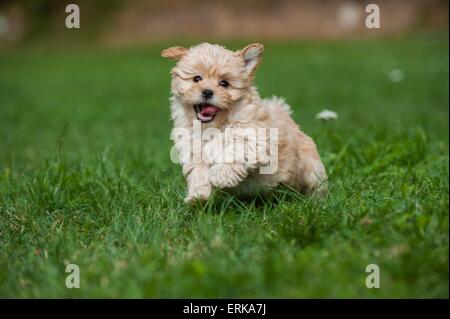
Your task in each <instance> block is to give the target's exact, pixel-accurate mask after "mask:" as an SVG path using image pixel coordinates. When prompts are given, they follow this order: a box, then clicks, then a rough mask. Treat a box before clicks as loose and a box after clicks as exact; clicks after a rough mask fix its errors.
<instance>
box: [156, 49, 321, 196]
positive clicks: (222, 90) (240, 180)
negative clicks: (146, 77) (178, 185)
mask: <svg viewBox="0 0 450 319" xmlns="http://www.w3.org/2000/svg"><path fill="white" fill-rule="evenodd" d="M263 51H264V46H263V45H262V44H259V43H254V44H250V45H248V46H246V47H245V48H243V49H242V50H238V51H236V52H234V51H230V50H228V49H226V48H224V47H223V46H220V45H213V44H209V43H202V44H199V45H197V46H193V47H191V48H189V49H187V48H183V47H179V46H175V47H170V48H168V49H165V50H163V51H162V52H161V55H162V56H163V57H166V58H170V59H173V60H176V61H178V62H177V64H176V65H175V67H174V68H173V69H172V72H171V75H172V82H171V98H170V102H171V117H172V120H173V122H174V130H173V131H172V132H174V131H177V132H178V133H179V132H180V130H181V131H182V133H181V134H178V135H183V136H184V138H182V139H180V138H179V139H178V140H177V139H175V145H174V147H175V150H176V152H177V153H178V156H179V158H180V162H181V165H182V167H183V174H184V176H185V178H186V180H187V195H186V198H185V202H186V203H192V202H194V201H197V200H200V201H204V200H207V199H208V198H209V196H210V195H211V191H212V189H213V187H217V188H220V189H226V190H227V191H228V192H231V193H235V194H239V195H249V194H255V193H257V192H264V191H268V190H270V189H273V188H274V187H276V186H277V185H279V184H285V185H288V186H289V187H291V188H293V189H295V190H298V191H300V192H302V193H305V194H312V193H314V192H316V191H318V192H320V193H324V192H326V179H327V175H326V172H325V168H324V166H323V164H322V162H321V160H320V156H319V153H318V151H317V148H316V145H315V143H314V142H313V140H312V139H311V138H310V137H309V136H307V135H306V134H305V133H303V132H302V131H301V130H300V129H299V127H298V126H297V125H296V124H295V122H294V121H293V120H292V118H291V116H290V113H291V111H290V106H289V105H287V104H286V103H285V102H284V100H283V99H281V98H277V97H272V98H270V99H261V98H260V97H259V94H258V92H257V89H256V87H255V86H254V85H253V79H254V77H255V73H256V70H257V68H258V66H259V65H260V64H261V60H262V54H263ZM208 130H209V133H208V134H207V135H209V138H205V137H204V133H205V132H206V131H208ZM267 130H270V132H271V133H272V132H274V134H271V133H270V134H269V133H267ZM262 131H266V133H265V134H262ZM249 132H250V133H249ZM252 132H253V133H252ZM259 133H261V136H262V137H261V138H260V135H259ZM275 133H276V134H275ZM211 137H213V138H211ZM224 157H227V158H228V160H224ZM230 158H231V160H229V159H230ZM237 159H239V160H237ZM268 167H269V169H267V168H268ZM264 168H266V170H265V171H264ZM273 168H275V169H273Z"/></svg>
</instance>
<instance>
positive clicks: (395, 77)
mask: <svg viewBox="0 0 450 319" xmlns="http://www.w3.org/2000/svg"><path fill="white" fill-rule="evenodd" d="M403 78H404V74H403V71H402V70H400V69H393V70H391V71H390V72H389V80H390V81H391V82H395V83H397V82H401V81H403Z"/></svg>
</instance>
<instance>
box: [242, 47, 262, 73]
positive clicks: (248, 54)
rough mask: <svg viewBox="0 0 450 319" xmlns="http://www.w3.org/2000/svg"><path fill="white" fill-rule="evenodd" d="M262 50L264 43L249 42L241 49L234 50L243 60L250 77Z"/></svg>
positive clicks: (260, 57)
mask: <svg viewBox="0 0 450 319" xmlns="http://www.w3.org/2000/svg"><path fill="white" fill-rule="evenodd" d="M263 52H264V45H262V44H261V43H253V44H249V45H247V46H246V47H245V48H243V49H242V50H239V51H237V52H236V53H237V54H238V55H239V56H241V57H242V59H243V60H244V63H245V68H246V69H247V73H248V75H249V76H250V77H252V76H253V75H254V74H255V71H256V69H257V68H258V66H259V64H260V63H261V61H262V54H263Z"/></svg>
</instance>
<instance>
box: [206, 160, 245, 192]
mask: <svg viewBox="0 0 450 319" xmlns="http://www.w3.org/2000/svg"><path fill="white" fill-rule="evenodd" d="M247 175H248V172H247V168H246V167H245V165H244V164H226V163H220V164H214V165H213V166H212V167H211V169H210V170H209V181H210V182H211V184H213V185H214V186H215V187H218V188H231V187H236V186H237V185H239V184H240V183H241V182H242V181H243V180H244V179H245V178H246V177H247Z"/></svg>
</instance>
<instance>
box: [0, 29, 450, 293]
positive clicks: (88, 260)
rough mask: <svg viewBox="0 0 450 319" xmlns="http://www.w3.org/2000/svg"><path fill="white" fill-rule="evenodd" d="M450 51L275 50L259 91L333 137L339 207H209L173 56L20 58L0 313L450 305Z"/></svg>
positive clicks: (2, 107) (11, 109) (0, 260)
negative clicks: (71, 276)
mask: <svg viewBox="0 0 450 319" xmlns="http://www.w3.org/2000/svg"><path fill="white" fill-rule="evenodd" d="M447 36H448V35H447V34H437V33H436V34H435V33H431V34H421V35H415V36H407V37H404V38H395V39H394V38H392V39H366V40H346V41H337V40H336V41H325V42H321V41H306V42H297V43H287V42H286V43H265V44H266V52H265V57H264V62H263V64H262V66H261V68H260V69H259V71H258V74H257V79H256V83H257V85H258V87H259V91H260V93H261V95H262V96H263V97H269V96H271V95H273V94H275V95H281V96H284V97H286V99H287V101H288V103H289V104H290V105H291V106H292V108H293V110H294V114H293V116H294V118H295V120H296V121H297V122H298V123H300V124H301V126H302V127H303V129H304V130H305V131H306V133H307V134H309V135H310V136H312V137H313V138H314V139H315V141H316V142H317V144H318V147H319V150H320V153H321V156H322V159H323V161H324V163H325V166H326V167H327V171H328V174H329V177H330V194H329V196H328V198H327V199H325V200H324V201H314V200H310V199H308V198H305V197H302V196H301V195H299V194H295V193H293V192H288V191H286V190H281V189H280V190H277V191H276V192H275V193H274V194H273V195H271V196H269V197H266V198H258V199H257V200H250V201H241V200H238V199H236V198H232V197H229V196H227V195H225V194H221V193H219V192H217V193H216V194H215V196H214V198H213V199H212V200H210V201H209V202H208V203H207V204H206V206H204V207H192V208H190V207H187V206H186V205H185V204H184V203H183V198H184V192H185V184H184V179H183V177H182V176H181V169H180V167H179V166H178V165H177V164H174V163H172V162H171V161H170V158H169V151H170V148H171V145H172V143H171V141H170V139H169V133H170V130H171V122H170V118H169V103H168V97H169V83H170V77H169V70H170V68H171V66H172V62H171V61H168V60H165V59H162V58H160V56H159V52H160V50H161V49H162V48H164V47H165V46H166V45H168V43H166V44H164V45H163V44H160V45H157V44H154V45H149V46H144V47H129V48H115V49H112V48H100V47H83V48H79V49H74V48H67V49H64V48H33V47H31V48H23V49H10V50H3V51H2V52H0V120H1V124H0V136H1V138H0V297H8V298H9V297H20V298H22V297H38V298H41V297H49V298H60V297H70V298H72V297H106V298H110V297H126V298H141V297H150V298H154V297H170V298H171V297H269V298H270V297H276V298H278V297H287V298H305V297H327V298H334V297H337V298H342V297H362V298H372V297H374V298H379V297H383V298H390V297H395V298H397V297H407V298H410V297H420V298H423V297H424V298H428V297H439V298H444V297H445V298H448V297H449V277H448V273H449V228H448V227H449V224H448V217H449V209H448V205H449V196H448V191H449V169H448V165H449V155H448V154H449V139H448V130H449V122H448V115H449V114H448V113H449V107H448V99H449V93H448V85H449V83H448V82H449V81H448V76H449V73H448V71H449V64H448V55H449V51H448V40H447ZM262 42H264V41H262ZM170 44H172V43H170ZM227 44H228V45H229V47H230V48H232V49H238V48H240V47H242V46H243V45H244V43H243V42H242V43H238V42H232V43H227ZM396 70H397V71H396ZM392 72H394V74H395V73H397V79H394V81H393V80H392ZM398 73H400V76H399V75H398ZM390 74H391V78H390ZM394 77H395V76H394ZM395 80H397V81H395ZM324 108H328V109H331V110H334V111H336V112H337V113H338V114H339V118H338V120H336V121H333V122H326V123H323V122H319V121H318V120H316V119H315V118H314V116H315V114H316V113H318V112H320V111H321V110H323V109H324ZM71 263H73V264H77V265H78V266H79V267H80V272H81V288H80V289H67V288H66V286H65V280H66V276H67V275H68V273H66V272H65V267H66V265H67V264H71ZM368 264H377V265H378V266H379V268H380V275H381V287H380V288H379V289H368V288H366V286H365V280H366V276H367V275H368V274H367V273H366V272H365V269H366V266H367V265H368Z"/></svg>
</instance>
